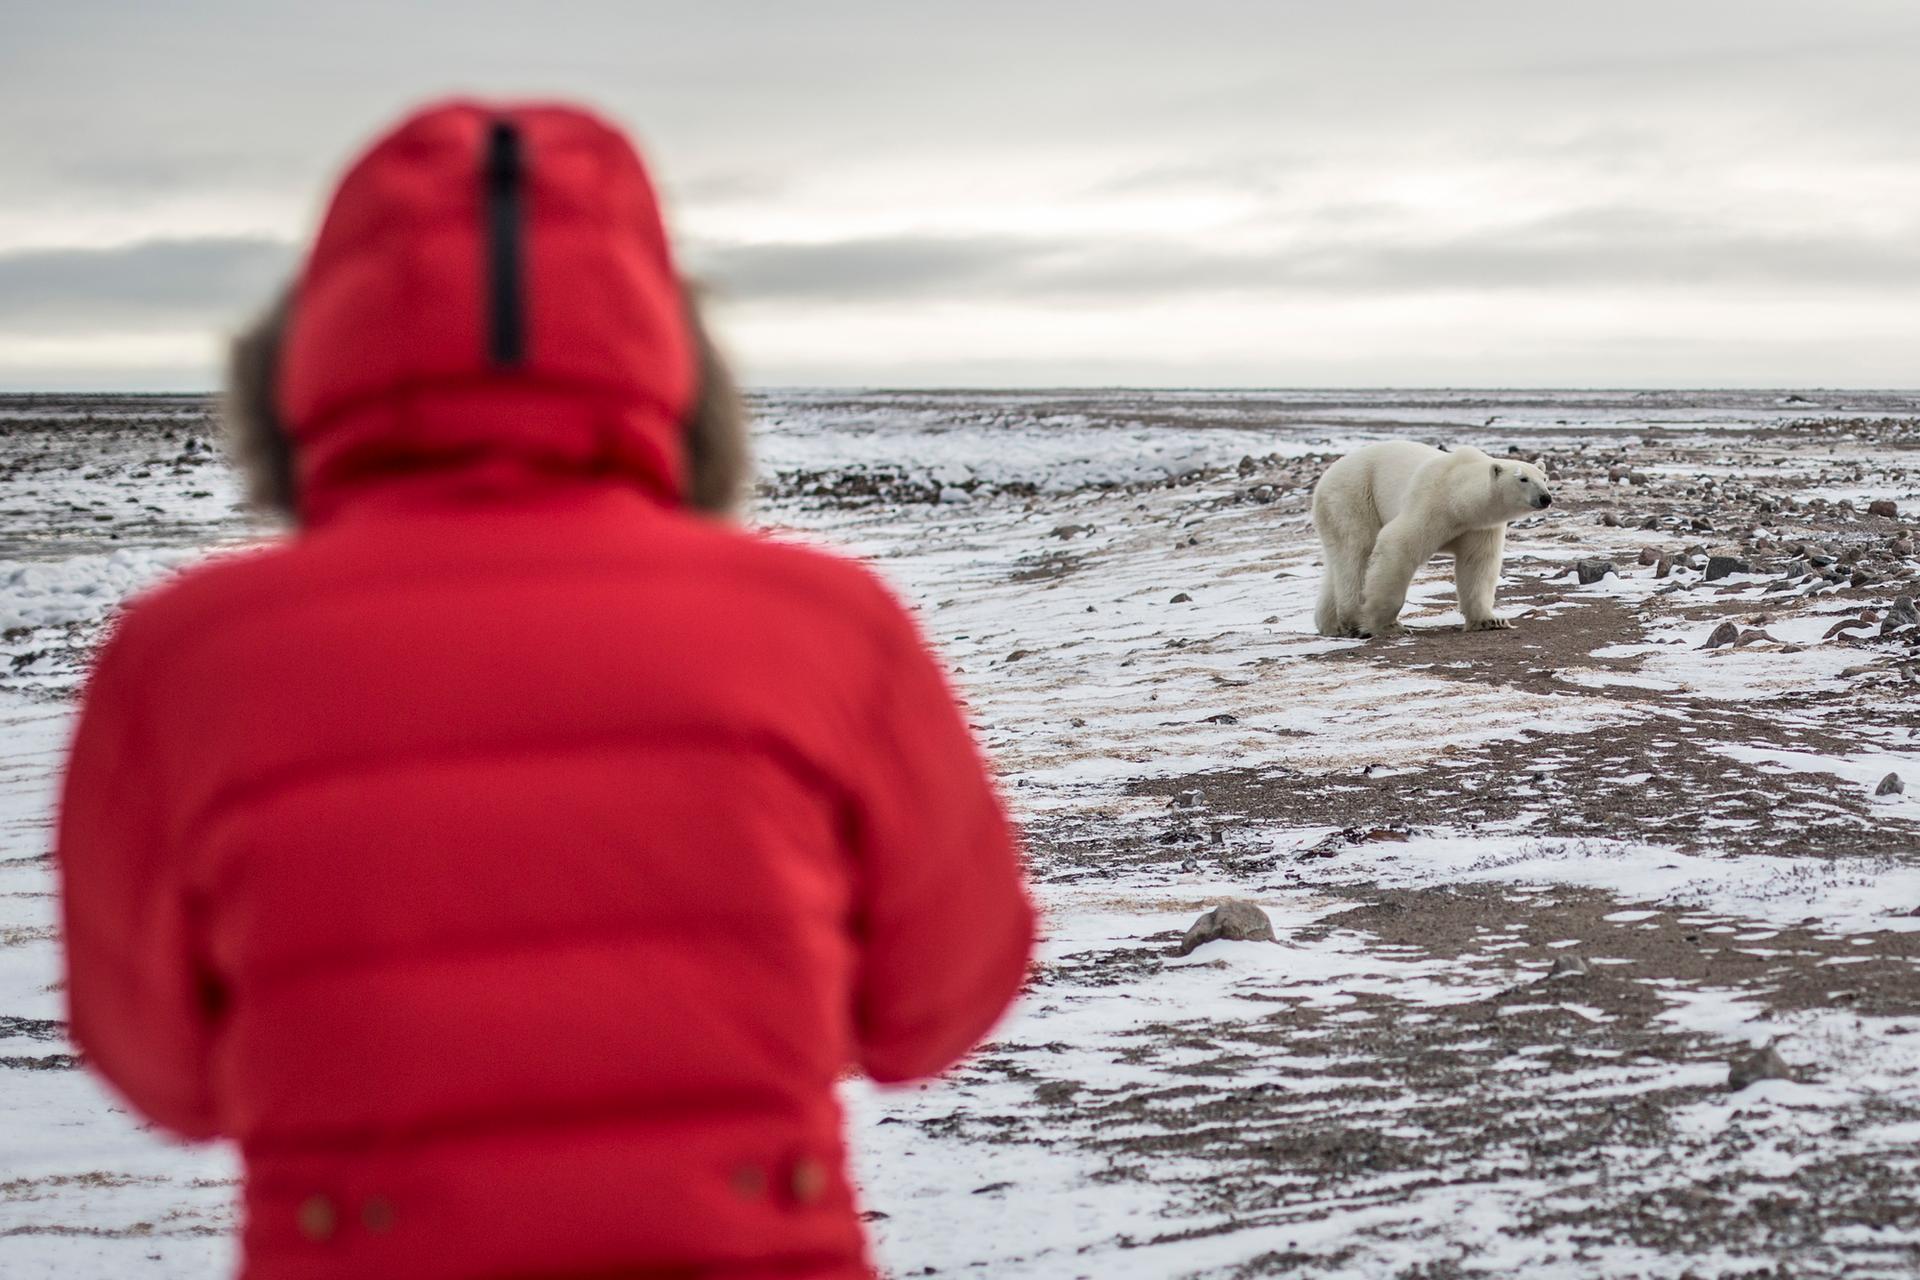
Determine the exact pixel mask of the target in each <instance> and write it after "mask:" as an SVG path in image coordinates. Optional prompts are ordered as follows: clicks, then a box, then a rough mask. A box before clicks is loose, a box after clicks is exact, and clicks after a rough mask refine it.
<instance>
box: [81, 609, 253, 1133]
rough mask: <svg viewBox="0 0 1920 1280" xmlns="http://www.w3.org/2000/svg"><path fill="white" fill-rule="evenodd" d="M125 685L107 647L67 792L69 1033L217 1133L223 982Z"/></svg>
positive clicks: (189, 1120)
mask: <svg viewBox="0 0 1920 1280" xmlns="http://www.w3.org/2000/svg"><path fill="white" fill-rule="evenodd" d="M122 680H123V673H122V672H121V671H120V670H119V669H118V655H117V653H116V646H115V645H114V644H112V643H109V644H108V645H107V646H106V648H105V650H104V651H103V652H102V654H101V655H100V660H99V663H98V665H97V666H96V668H95V671H94V674H93V677H92V678H91V679H90V680H89V681H88V685H87V692H86V698H85V702H84V704H83V706H82V709H81V713H80V724H79V728H78V730H77V731H76V733H75V735H74V740H73V746H72V751H71V753H70V755H69V758H68V761H67V771H66V778H65V782H64V785H63V787H62V794H61V800H60V817H59V828H58V834H57V837H56V843H55V856H56V861H57V864H58V867H59V873H60V899H61V911H62V917H63V921H64V926H65V927H64V930H63V932H64V934H65V944H66V966H67V1010H68V1034H69V1035H70V1036H71V1038H72V1039H73V1041H74V1043H75V1044H76V1045H77V1046H78V1047H79V1049H80V1051H81V1053H82V1054H83V1055H85V1057H86V1060H87V1063H88V1065H89V1066H91V1067H93V1068H94V1069H95V1070H96V1071H98V1072H99V1073H100V1074H101V1075H102V1076H104V1077H106V1080H107V1082H108V1083H109V1084H111V1085H112V1086H113V1087H114V1088H115V1089H116V1090H118V1091H119V1093H120V1094H121V1095H123V1096H124V1097H125V1098H126V1100H127V1101H128V1102H130V1103H131V1104H132V1105H133V1107H134V1109H135V1110H136V1111H138V1112H139V1113H140V1114H142V1115H143V1116H145V1117H146V1118H147V1119H149V1120H151V1121H152V1122H153V1123H155V1124H157V1125H159V1126H160V1127H161V1128H164V1129H168V1130H171V1131H173V1132H174V1133H176V1134H179V1135H181V1136H183V1137H187V1138H208V1137H213V1136H215V1135H216V1134H217V1133H218V1125H217V1122H216V1120H215V1118H214V1108H213V1104H212V1099H211V1093H210V1089H209V1081H208V1051H209V1041H210V1039H211V1034H212V1018H213V1014H212V1005H213V997H212V994H211V993H212V986H211V984H210V983H209V982H207V981H206V980H205V979H204V977H203V969H202V966H201V965H200V964H199V963H198V962H197V960H196V954H197V951H198V948H197V945H196V943H195V940H194V937H195V932H196V929H195V922H194V918H193V911H192V909H191V907H190V904H189V901H188V897H187V893H186V889H185V886H184V884H183V882H182V880H183V877H182V875H181V870H180V868H179V866H178V865H177V864H176V863H175V862H174V861H173V860H172V859H171V858H170V853H171V851H170V850H169V849H168V848H167V844H166V841H165V839H164V827H165V820H164V805H165V799H166V798H165V796H164V795H163V794H162V792H161V779H160V770H159V769H158V768H157V763H158V762H157V761H156V760H155V759H154V757H153V754H152V750H151V747H150V744H149V743H148V742H147V741H146V740H145V735H144V733H143V728H144V726H143V724H142V722H141V711H140V708H139V705H138V703H137V701H136V700H135V699H133V698H130V697H129V696H128V694H129V690H127V689H126V688H125V687H124V686H123V684H122Z"/></svg>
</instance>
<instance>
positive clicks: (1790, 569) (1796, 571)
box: [1784, 560, 1813, 582]
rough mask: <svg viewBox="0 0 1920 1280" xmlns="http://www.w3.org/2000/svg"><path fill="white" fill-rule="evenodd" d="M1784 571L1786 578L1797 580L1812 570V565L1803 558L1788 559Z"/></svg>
mask: <svg viewBox="0 0 1920 1280" xmlns="http://www.w3.org/2000/svg"><path fill="white" fill-rule="evenodd" d="M1784 572H1785V574H1786V576H1787V578H1788V579H1790V580H1792V581H1795V582H1797V581H1799V580H1800V579H1801V578H1804V577H1806V576H1807V575H1808V574H1810V573H1812V572H1813V565H1811V564H1810V563H1808V562H1807V561H1805V560H1789V561H1787V567H1786V569H1785V571H1784Z"/></svg>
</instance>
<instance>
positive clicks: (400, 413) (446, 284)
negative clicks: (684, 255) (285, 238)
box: [229, 101, 744, 522]
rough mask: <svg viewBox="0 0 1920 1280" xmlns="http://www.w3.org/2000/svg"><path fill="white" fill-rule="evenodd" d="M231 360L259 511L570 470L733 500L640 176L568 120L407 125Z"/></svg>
mask: <svg viewBox="0 0 1920 1280" xmlns="http://www.w3.org/2000/svg"><path fill="white" fill-rule="evenodd" d="M234 356H235V358H234V366H233V368H234V375H235V376H234V378H233V385H232V386H231V387H230V396H229V412H230V414H231V415H232V416H233V417H234V418H235V419H236V426H237V428H238V432H237V434H238V436H239V442H238V448H237V453H238V454H239V456H240V458H241V460H242V462H243V464H245V465H247V467H248V469H249V471H250V473H251V474H252V476H253V478H254V481H255V483H254V489H255V493H256V496H257V497H259V498H261V499H264V500H265V501H267V502H268V504H269V505H285V506H289V507H292V508H294V509H296V510H297V512H298V514H299V516H300V517H301V518H302V519H303V520H304V521H307V522H312V521H316V520H323V519H325V518H326V517H327V516H328V515H329V514H331V513H332V512H333V511H334V510H336V509H337V508H341V507H343V506H347V505H351V504H352V502H353V501H354V500H355V498H356V496H357V495H359V494H361V493H363V492H367V491H371V490H375V489H386V488H391V487H393V486H395V485H405V486H413V487H420V486H428V487H433V486H446V485H452V486H454V487H456V488H457V489H458V490H459V491H460V492H461V493H463V494H486V493H491V492H496V491H511V490H515V489H518V488H522V487H525V486H527V485H529V484H539V483H545V482H550V481H553V480H556V479H560V480H565V479H578V478H598V479H614V480H623V481H628V482H631V483H633V484H635V485H637V486H638V487H640V488H642V489H644V490H646V491H647V492H649V493H651V494H653V495H654V496H655V497H656V498H657V499H659V500H661V501H665V502H668V503H679V502H691V503H692V504H693V505H697V506H702V507H716V506H717V507H725V506H727V505H729V504H730V502H731V500H732V499H733V497H734V496H735V494H736V493H737V491H738V488H739V484H740V479H741V473H742V472H743V470H744V447H743V444H742V442H741V440H740V432H739V412H738V404H737V399H736V398H735V397H734V396H733V394H732V386H731V380H730V379H729V378H728V377H727V375H726V370H725V366H724V364H722V363H721V362H720V360H719V358H718V355H717V353H715V352H714V351H713V349H712V346H711V344H710V343H708V342H706V341H705V335H704V333H703V332H702V328H701V325H700V323H699V318H698V316H697V314H696V312H695V309H694V308H693V307H692V305H691V303H690V301H689V300H688V298H687V296H686V293H685V289H684V287H683V285H682V282H681V279H680V277H679V275H678V272H677V271H676V269H675V267H674V263H673V260H672V255H671V253H670V251H669V248H668V245H667V240H666V235H665V231H664V228H663V226H662V222H661V217H660V212H659V207H658V203H657V201H656V199H655V197H654V193H653V189H652V185H651V183H650V182H649V180H648V178H647V175H646V172H645V170H644V168H643V167H642V165H641V162H640V160H639V158H638V156H637V155H636V154H635V153H634V151H633V149H632V147H631V146H630V145H629V144H628V143H627V141H626V139H625V138H624V137H622V136H621V135H620V134H619V133H618V132H617V131H616V130H614V129H613V128H612V127H610V126H609V125H607V124H605V123H604V122H602V121H601V120H599V119H598V118H596V117H594V116H592V115H590V114H588V113H586V112H584V111H581V110H579V109H577V108H573V107H566V106H553V105H499V106H495V105H491V104H484V103H478V102H471V101H456V102H451V103H446V104H443V105H439V106H435V107H431V108H428V109H426V110H424V111H421V112H419V113H418V114H416V115H414V116H413V117H411V118H410V119H408V120H406V121H405V122H403V123H402V124H401V125H400V126H399V127H398V128H396V129H395V130H393V131H392V132H391V133H389V134H388V135H386V136H385V137H384V138H382V139H381V140H379V141H378V142H376V143H375V144H374V145H373V147H372V148H370V149H369V150H368V151H367V153H366V154H365V155H364V156H362V157H361V158H360V159H359V160H358V161H357V162H356V163H355V164H354V165H353V166H352V167H351V168H350V169H349V170H348V172H347V175H346V177H345V178H344V179H343V180H342V182H341V184H340V186H339V189H338V190H337V192H336V193H335V195H334V197H333V200H332V202H331V204H330V206H329V208H328V211H327V215H326V218H325V220H324V223H323V225H322V227H321V230H320V233H319V236H318V238H317V239H316V241H315V244H314V246H313V249H312V252H311V253H310V255H309V256H308V258H307V261H306V263H305V265H304V266H303V268H302V270H301V272H300V274H299V277H298V279H297V281H296V282H295V284H294V285H293V287H292V289H291V291H290V293H289V295H288V296H287V297H286V298H285V299H283V300H282V301H281V302H280V303H279V304H277V305H276V307H275V308H274V309H273V310H272V311H271V312H270V313H269V314H268V316H266V317H265V318H263V321H262V322H261V324H260V325H258V326H256V328H255V329H254V330H253V331H251V332H250V333H249V334H247V335H244V336H243V337H242V338H241V340H240V341H239V342H238V343H237V344H236V348H235V353H234ZM722 463H724V464H726V465H724V466H722V465H719V464H722ZM703 469H704V472H705V474H702V470H703ZM722 472H724V473H726V474H719V473H722ZM716 480H718V481H720V483H716Z"/></svg>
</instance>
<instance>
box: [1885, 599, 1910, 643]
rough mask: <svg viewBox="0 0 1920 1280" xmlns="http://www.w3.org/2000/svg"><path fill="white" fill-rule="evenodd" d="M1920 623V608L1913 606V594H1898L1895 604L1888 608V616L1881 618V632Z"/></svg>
mask: <svg viewBox="0 0 1920 1280" xmlns="http://www.w3.org/2000/svg"><path fill="white" fill-rule="evenodd" d="M1916 623H1920V609H1916V608H1914V607H1913V597H1912V596H1896V597H1894V601H1893V605H1892V607H1891V608H1889V609H1888V610H1887V616H1886V617H1884V618H1882V619H1880V634H1881V635H1885V634H1887V632H1889V631H1893V630H1896V629H1898V628H1900V627H1910V626H1913V625H1914V624H1916Z"/></svg>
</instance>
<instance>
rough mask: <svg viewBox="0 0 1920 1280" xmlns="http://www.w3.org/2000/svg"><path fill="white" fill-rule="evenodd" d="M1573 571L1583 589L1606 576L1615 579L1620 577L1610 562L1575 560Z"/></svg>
mask: <svg viewBox="0 0 1920 1280" xmlns="http://www.w3.org/2000/svg"><path fill="white" fill-rule="evenodd" d="M1573 571H1574V572H1575V573H1576V574H1578V575H1580V585H1581V586H1583V587H1586V586H1591V585H1592V584H1594V583H1596V582H1598V581H1600V579H1602V578H1604V577H1606V576H1607V575H1608V574H1612V575H1613V576H1614V577H1616V578H1617V577H1619V576H1620V571H1619V570H1618V569H1616V568H1614V567H1613V561H1611V560H1576V561H1574V565H1573Z"/></svg>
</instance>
